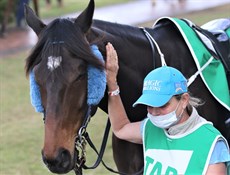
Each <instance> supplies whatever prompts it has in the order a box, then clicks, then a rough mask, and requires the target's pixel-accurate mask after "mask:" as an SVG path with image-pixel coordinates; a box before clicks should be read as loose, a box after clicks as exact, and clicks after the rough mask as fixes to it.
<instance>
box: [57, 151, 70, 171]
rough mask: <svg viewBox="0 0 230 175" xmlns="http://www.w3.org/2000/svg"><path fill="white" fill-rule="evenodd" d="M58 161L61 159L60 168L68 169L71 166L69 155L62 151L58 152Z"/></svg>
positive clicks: (67, 152)
mask: <svg viewBox="0 0 230 175" xmlns="http://www.w3.org/2000/svg"><path fill="white" fill-rule="evenodd" d="M59 155H60V159H61V166H62V167H63V168H68V167H69V166H70V164H71V155H70V153H69V151H67V150H65V149H63V150H61V151H60V152H59Z"/></svg>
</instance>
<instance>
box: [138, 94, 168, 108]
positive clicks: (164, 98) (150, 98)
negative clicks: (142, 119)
mask: <svg viewBox="0 0 230 175" xmlns="http://www.w3.org/2000/svg"><path fill="white" fill-rule="evenodd" d="M171 98H172V95H159V94H158V95H156V94H142V95H141V96H140V98H139V99H138V100H137V101H136V102H135V103H134V104H133V107H136V105H138V104H142V105H146V106H152V107H161V106H163V105H165V104H166V103H167V102H168V101H169V100H170V99H171Z"/></svg>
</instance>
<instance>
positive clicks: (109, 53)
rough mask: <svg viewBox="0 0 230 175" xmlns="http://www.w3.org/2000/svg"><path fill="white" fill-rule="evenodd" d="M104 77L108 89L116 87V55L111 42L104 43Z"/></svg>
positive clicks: (117, 67)
mask: <svg viewBox="0 0 230 175" xmlns="http://www.w3.org/2000/svg"><path fill="white" fill-rule="evenodd" d="M106 57H107V59H106V63H105V68H106V78H107V85H108V90H109V91H114V90H115V89H117V88H118V85H117V73H118V69H119V66H118V56H117V52H116V50H115V49H114V47H113V45H112V44H111V43H108V44H107V45H106Z"/></svg>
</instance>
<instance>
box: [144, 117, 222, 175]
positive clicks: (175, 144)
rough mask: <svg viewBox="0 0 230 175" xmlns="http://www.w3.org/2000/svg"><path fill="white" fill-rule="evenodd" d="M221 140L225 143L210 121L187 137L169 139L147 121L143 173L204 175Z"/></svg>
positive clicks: (154, 174)
mask: <svg viewBox="0 0 230 175" xmlns="http://www.w3.org/2000/svg"><path fill="white" fill-rule="evenodd" d="M218 139H223V140H225V139H224V137H223V136H222V135H221V134H220V132H219V131H218V130H217V129H216V128H214V127H213V125H212V124H211V123H210V122H203V123H200V124H198V125H197V126H196V127H195V128H194V129H192V130H191V131H190V132H188V133H186V134H183V135H179V136H170V135H168V134H167V133H166V131H165V130H163V129H161V128H158V127H156V126H154V125H153V124H152V123H151V121H150V120H149V119H147V121H146V123H145V125H144V132H143V146H144V158H145V169H144V174H145V175H182V174H183V175H202V174H205V172H206V171H207V168H208V165H209V161H210V157H211V154H212V151H213V149H214V146H215V143H216V142H217V140H218ZM225 141H226V140H225Z"/></svg>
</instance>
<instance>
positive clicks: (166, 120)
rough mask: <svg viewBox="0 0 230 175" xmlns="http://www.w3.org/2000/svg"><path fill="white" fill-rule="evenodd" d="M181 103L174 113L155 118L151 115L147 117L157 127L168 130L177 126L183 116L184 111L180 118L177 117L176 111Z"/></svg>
mask: <svg viewBox="0 0 230 175" xmlns="http://www.w3.org/2000/svg"><path fill="white" fill-rule="evenodd" d="M179 104H180V102H179V103H178V104H177V107H176V109H175V110H174V111H172V112H170V113H168V114H165V115H158V116H154V115H152V114H150V113H148V114H147V117H148V118H149V119H150V121H151V122H152V123H153V124H154V125H155V126H157V127H159V128H163V129H167V128H169V127H170V126H172V125H174V124H176V123H177V122H178V121H179V120H180V119H181V116H182V113H183V111H184V110H182V112H181V114H180V115H179V116H177V115H176V110H177V108H178V106H179Z"/></svg>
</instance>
